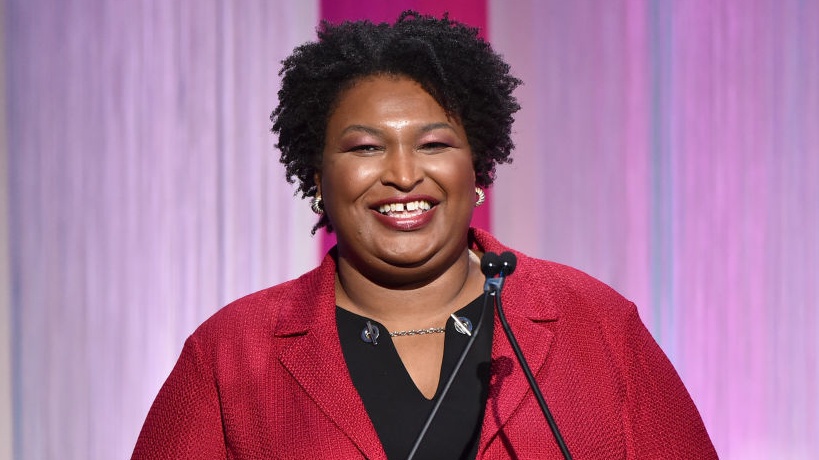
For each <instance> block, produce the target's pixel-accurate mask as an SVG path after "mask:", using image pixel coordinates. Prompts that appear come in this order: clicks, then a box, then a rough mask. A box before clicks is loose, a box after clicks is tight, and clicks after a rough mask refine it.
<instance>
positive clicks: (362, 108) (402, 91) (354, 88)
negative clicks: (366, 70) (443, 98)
mask: <svg viewBox="0 0 819 460" xmlns="http://www.w3.org/2000/svg"><path fill="white" fill-rule="evenodd" d="M393 118H404V119H407V118H427V119H435V120H438V121H451V120H450V119H449V116H448V115H447V113H446V111H445V110H444V108H443V107H441V105H440V104H438V102H437V101H436V100H435V99H434V98H433V97H432V96H431V95H430V94H429V93H428V92H427V91H426V90H425V89H424V88H423V86H421V84H420V83H418V82H417V81H415V80H413V79H411V78H408V77H405V76H396V75H373V76H367V77H363V78H359V79H357V80H355V81H354V82H352V83H351V84H350V85H349V86H348V87H346V88H345V89H343V90H342V91H341V92H340V94H339V95H338V98H337V100H336V102H335V104H334V107H333V110H332V112H331V113H330V117H329V125H334V124H337V123H339V122H349V121H351V120H355V122H357V123H365V122H369V123H377V122H378V121H380V120H389V119H393ZM328 128H330V126H328Z"/></svg>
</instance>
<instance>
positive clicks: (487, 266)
mask: <svg viewBox="0 0 819 460" xmlns="http://www.w3.org/2000/svg"><path fill="white" fill-rule="evenodd" d="M501 268H503V267H502V266H501V258H500V256H499V255H497V254H495V253H494V252H487V253H485V254H484V255H483V257H481V272H483V275H484V276H485V277H487V278H494V277H495V275H497V274H498V273H500V271H501Z"/></svg>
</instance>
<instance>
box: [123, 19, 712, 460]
mask: <svg viewBox="0 0 819 460" xmlns="http://www.w3.org/2000/svg"><path fill="white" fill-rule="evenodd" d="M508 71H509V68H508V66H507V65H506V64H505V63H504V62H503V61H502V60H501V58H500V57H499V56H498V55H497V54H495V53H494V52H493V51H492V50H491V48H490V47H489V45H487V44H486V43H485V42H483V41H482V40H481V39H479V38H477V35H476V31H475V30H473V29H470V28H467V27H465V26H463V25H461V24H458V23H455V22H452V21H449V20H448V19H446V18H444V19H440V20H439V19H435V18H432V17H427V16H421V15H418V14H416V13H412V12H407V13H404V14H402V15H401V17H399V19H398V21H397V22H396V23H395V24H393V25H388V24H379V25H374V24H371V23H369V22H355V23H345V24H342V25H337V26H334V25H329V24H323V25H322V27H321V28H320V30H319V40H318V42H316V43H309V44H306V45H303V46H301V47H299V48H297V49H296V50H295V52H294V54H293V55H292V56H291V57H289V58H288V59H287V60H285V61H284V68H283V70H282V75H283V83H282V89H281V91H280V92H279V99H280V103H279V106H278V108H277V109H276V110H275V111H274V113H273V116H272V120H273V122H274V124H273V131H274V132H276V133H277V134H278V136H279V144H278V147H279V149H280V150H281V152H282V158H281V161H282V162H283V163H284V164H285V165H286V168H287V174H288V180H291V181H292V180H294V178H295V180H297V181H298V184H299V190H300V191H301V192H302V194H303V196H305V197H311V198H312V199H313V200H312V208H313V210H314V211H315V212H317V213H318V214H319V215H320V216H321V217H320V219H319V221H318V224H317V225H316V228H320V227H323V226H326V227H328V228H329V229H331V230H332V231H335V233H336V235H337V239H338V245H337V246H336V247H335V248H334V249H333V250H331V251H330V253H329V254H328V255H327V256H326V257H325V258H324V261H323V262H322V264H321V265H320V266H319V267H318V268H317V269H315V270H313V271H311V272H309V273H307V274H305V275H303V276H302V277H300V278H299V279H296V280H293V281H289V282H287V283H284V284H282V285H279V286H275V287H272V288H269V289H266V290H263V291H261V292H258V293H255V294H252V295H250V296H248V297H245V298H243V299H240V300H238V301H236V302H234V303H232V304H230V305H228V306H227V307H225V308H223V309H222V310H220V311H219V312H218V313H216V314H215V315H214V316H213V317H211V318H210V319H209V320H207V321H206V322H205V323H204V324H202V326H200V327H199V329H197V331H196V332H195V333H194V334H193V335H191V337H190V338H189V339H188V340H187V342H186V343H185V347H184V349H183V351H182V355H181V356H180V358H179V361H178V363H177V365H176V367H175V368H174V370H173V372H172V373H171V375H170V376H169V377H168V380H167V381H166V382H165V384H164V386H163V387H162V389H161V390H160V393H159V395H158V396H157V398H156V401H155V402H154V405H153V407H152V408H151V411H150V413H149V414H148V418H147V420H146V422H145V426H144V427H143V430H142V433H141V434H140V437H139V440H138V442H137V445H136V448H135V451H134V455H133V458H135V459H146V458H162V459H166V458H237V459H239V458H339V459H352V458H406V457H407V455H408V454H409V452H410V450H411V447H412V445H413V443H414V442H415V441H416V439H417V438H418V433H419V432H420V430H421V427H422V426H423V424H424V422H425V421H426V419H427V416H428V414H429V412H430V410H431V407H432V406H433V404H434V403H435V401H436V398H437V397H438V396H440V393H441V391H442V387H443V386H444V382H445V381H446V380H447V379H448V378H449V377H450V375H451V374H453V369H454V368H455V363H456V361H457V360H458V357H459V355H460V353H461V351H462V350H464V349H465V347H466V344H467V343H468V341H469V340H470V336H471V331H472V325H473V324H478V323H479V322H480V324H482V325H483V326H482V329H481V330H480V333H478V334H476V335H475V342H474V345H473V346H472V347H471V348H470V349H469V352H468V353H467V354H466V358H465V361H464V363H463V366H462V367H461V368H460V370H459V371H458V373H457V374H455V377H454V379H453V383H452V387H451V389H450V391H449V392H448V393H447V394H446V397H445V398H444V399H443V400H442V403H441V404H442V405H441V407H440V410H439V411H438V412H437V415H436V416H435V418H434V419H433V421H432V423H431V425H430V429H429V431H428V432H427V433H426V435H425V437H424V438H423V440H422V441H421V443H420V444H419V448H418V451H417V453H416V456H415V458H419V459H436V458H441V459H455V458H561V453H560V450H559V448H558V445H557V443H556V441H555V439H554V437H553V435H552V434H551V432H550V431H549V428H548V426H547V424H546V422H545V421H544V419H543V415H542V414H541V411H540V409H539V406H538V403H537V401H536V400H535V398H534V397H533V396H532V392H531V390H530V388H529V385H528V384H527V381H526V379H525V378H524V376H523V373H522V372H521V369H520V365H519V364H518V362H517V360H516V359H515V357H514V354H513V353H512V349H511V347H510V345H509V342H508V341H507V340H506V337H505V336H504V335H503V332H502V331H501V329H500V326H498V325H496V324H495V322H496V320H497V318H495V316H494V312H493V310H492V309H491V308H485V307H484V303H483V302H482V297H483V285H484V281H485V279H484V275H483V274H482V273H481V269H480V259H481V256H482V255H483V254H484V253H485V252H490V251H492V252H501V251H505V250H507V248H505V247H503V246H502V245H501V244H500V243H499V242H497V241H496V240H495V239H494V238H493V237H492V236H491V235H489V234H487V233H486V232H482V231H479V230H473V229H470V228H469V222H470V219H471V216H472V211H473V209H474V207H475V206H476V205H478V204H480V202H481V201H482V200H483V199H482V196H483V192H482V190H481V188H482V187H487V186H489V185H491V183H492V181H493V178H494V171H495V165H496V164H498V163H503V162H507V161H509V154H510V151H511V149H512V148H513V144H512V141H511V139H510V131H511V124H512V114H513V113H514V112H515V111H517V109H518V105H517V103H516V101H515V99H514V97H513V96H512V91H513V90H514V88H515V87H516V86H517V85H518V84H519V81H518V80H517V79H515V78H514V77H512V76H510V75H509V73H508ZM314 231H315V228H314ZM516 254H517V257H518V265H517V270H516V272H515V274H514V276H512V277H510V278H509V279H508V280H507V282H506V286H505V288H504V290H503V294H502V298H503V301H504V304H505V305H506V306H507V307H506V309H507V316H508V318H509V323H510V324H511V327H512V329H513V330H514V332H515V334H516V335H517V338H518V341H519V342H520V344H521V347H522V348H523V352H524V354H525V356H526V358H527V359H528V361H529V365H530V367H531V368H532V370H533V372H534V373H535V375H536V379H537V383H538V385H539V386H540V388H541V389H542V391H543V393H544V396H545V398H546V401H547V402H548V404H549V406H550V408H551V411H552V413H553V415H554V418H555V420H556V423H557V425H558V427H559V430H560V432H561V433H562V437H563V439H565V442H566V445H567V447H568V449H569V450H570V451H571V453H572V455H573V456H574V457H575V458H596V459H597V458H686V459H692V458H716V454H715V452H714V450H713V447H712V446H711V442H710V440H709V438H708V435H707V433H706V431H705V428H704V427H703V424H702V421H701V419H700V416H699V414H698V412H697V410H696V408H695V407H694V404H693V403H692V401H691V399H690V397H689V396H688V393H687V392H686V390H685V388H684V387H683V385H682V382H681V381H680V379H679V377H678V376H677V374H676V372H675V371H674V369H673V368H672V366H671V364H670V363H669V361H668V360H667V359H666V357H665V356H664V355H663V353H662V351H660V349H659V347H658V346H657V344H656V343H655V342H654V340H653V339H652V338H651V336H650V335H649V333H648V332H647V331H646V329H645V327H644V326H643V325H642V323H641V322H640V320H639V318H638V316H637V311H636V308H635V307H634V305H633V304H631V303H629V302H628V301H626V300H625V299H623V298H622V297H621V296H619V295H618V294H617V293H615V292H614V291H612V290H611V289H610V288H608V287H606V286H605V285H603V284H602V283H600V282H598V281H596V280H594V279H592V278H590V277H588V276H587V275H584V274H582V273H580V272H578V271H576V270H573V269H570V268H567V267H565V266H561V265H558V264H554V263H550V262H546V261H542V260H536V259H532V258H529V257H527V256H525V255H523V254H520V253H516ZM481 318H483V320H481ZM476 329H477V328H476Z"/></svg>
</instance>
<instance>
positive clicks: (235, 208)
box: [6, 0, 319, 459]
mask: <svg viewBox="0 0 819 460" xmlns="http://www.w3.org/2000/svg"><path fill="white" fill-rule="evenodd" d="M317 9H318V8H317V6H316V5H315V4H314V2H302V1H298V0H292V1H287V2H285V1H281V2H268V1H265V0H256V1H243V2H241V3H240V2H223V1H218V0H210V1H201V0H199V1H133V2H109V1H105V0H82V1H73V2H63V1H60V0H11V1H8V2H7V3H6V16H7V22H6V26H7V29H6V34H7V37H8V39H7V49H6V50H7V51H6V52H7V69H8V75H9V77H8V81H7V85H8V88H9V91H8V99H9V100H8V107H9V110H8V127H9V129H8V133H9V136H8V137H9V152H10V153H11V154H10V158H9V182H10V184H9V185H10V188H9V192H10V214H9V215H10V242H11V266H12V278H11V279H12V287H13V289H12V292H11V295H12V305H13V309H12V329H13V334H12V342H13V347H14V354H13V355H14V362H13V371H14V372H13V383H14V387H15V401H14V420H15V434H14V436H15V445H16V446H15V450H16V453H17V458H20V459H114V458H127V457H128V456H129V455H130V450H131V449H132V448H133V444H134V442H135V440H136V435H137V433H138V430H139V428H140V426H141V424H142V421H143V420H144V417H145V415H146V412H147V410H148V407H149V406H150V403H151V401H152V400H153V398H154V396H155V395H156V392H157V390H158V389H159V386H160V385H161V383H162V382H163V380H164V378H165V377H166V376H167V374H168V372H169V371H170V369H171V367H172V365H173V363H174V362H175V359H176V356H177V355H178V353H179V351H180V350H181V347H182V343H183V342H184V340H185V338H186V337H187V335H188V334H190V333H191V332H192V331H193V329H194V328H195V327H196V325H197V324H199V323H200V322H201V321H202V320H204V319H205V318H206V317H207V316H209V315H210V314H212V313H213V312H214V311H215V310H216V309H218V308H219V307H220V306H222V305H224V304H225V303H227V302H229V301H231V300H233V299H235V298H237V297H239V296H240V295H244V294H247V293H250V292H252V291H254V290H257V289H260V288H262V287H264V286H269V285H271V284H275V283H277V282H280V281H283V280H285V279H288V278H291V277H294V276H296V275H297V274H300V273H302V272H304V271H305V270H307V269H308V268H310V267H312V266H314V265H315V263H316V260H317V258H318V254H317V247H318V243H319V242H318V241H315V240H314V239H312V238H311V236H310V229H311V227H312V224H313V220H314V218H313V216H312V213H310V211H309V209H308V205H307V203H305V202H302V201H300V200H297V199H296V198H294V197H293V191H294V189H293V187H292V186H290V185H289V184H287V183H286V182H285V180H284V172H283V168H282V167H281V166H280V165H279V164H278V154H277V152H276V151H275V149H274V148H273V144H274V142H275V140H274V138H273V135H272V134H271V133H270V132H269V129H270V121H269V119H268V117H269V115H270V112H271V111H272V109H273V108H274V107H275V104H276V91H277V90H278V84H279V83H278V75H277V72H278V69H279V67H280V64H279V61H281V59H283V58H284V56H286V55H287V54H289V53H290V52H291V51H292V49H293V47H294V46H296V45H297V44H299V43H302V42H304V41H306V40H309V39H312V38H313V37H314V35H315V34H314V32H313V30H314V28H315V26H316V24H317V15H318V11H317Z"/></svg>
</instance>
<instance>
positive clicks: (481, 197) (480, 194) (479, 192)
mask: <svg viewBox="0 0 819 460" xmlns="http://www.w3.org/2000/svg"><path fill="white" fill-rule="evenodd" d="M475 195H478V199H477V201H475V207H476V208H477V207H478V206H480V205H482V204H483V202H484V201H486V193H485V192H484V191H483V189H482V188H480V187H475Z"/></svg>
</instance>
